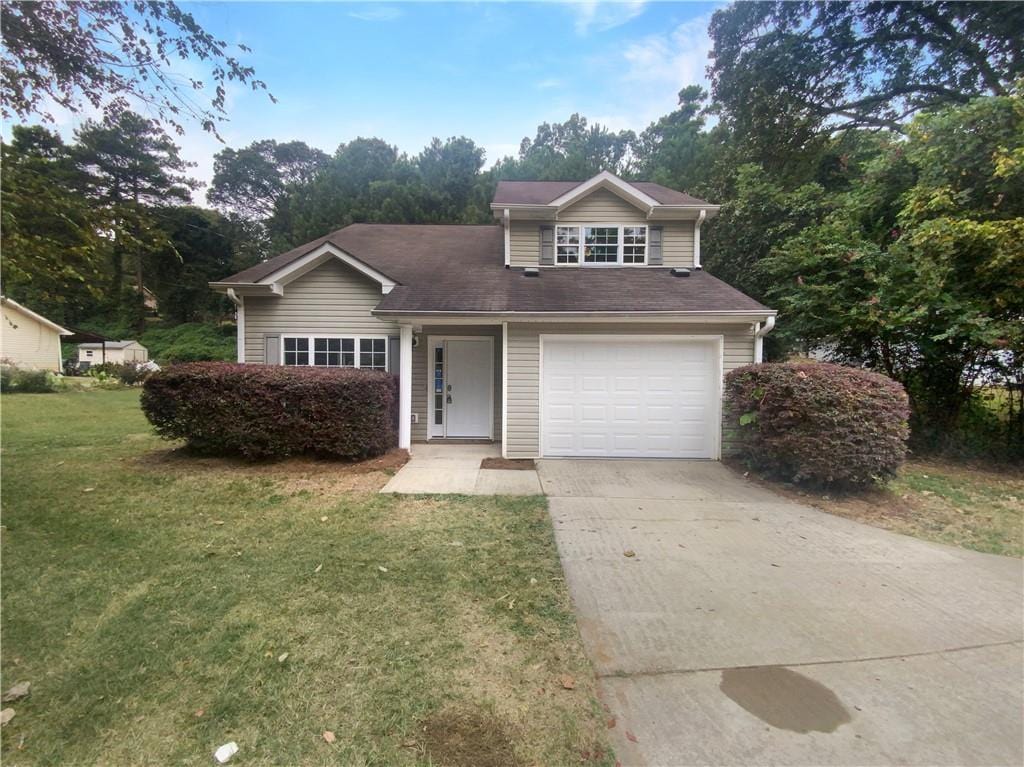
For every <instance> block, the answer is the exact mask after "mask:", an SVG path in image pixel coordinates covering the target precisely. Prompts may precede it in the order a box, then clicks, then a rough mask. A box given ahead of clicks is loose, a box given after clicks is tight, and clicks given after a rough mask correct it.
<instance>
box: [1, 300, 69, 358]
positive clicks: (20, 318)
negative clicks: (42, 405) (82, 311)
mask: <svg viewBox="0 0 1024 767" xmlns="http://www.w3.org/2000/svg"><path fill="white" fill-rule="evenodd" d="M0 359H5V360H10V361H11V362H13V363H14V364H15V365H17V366H18V367H23V368H36V369H38V370H53V371H59V370H60V363H61V359H60V334H59V333H57V331H56V330H54V329H53V328H49V327H47V326H46V325H44V324H43V323H41V322H40V321H39V320H37V319H35V318H34V317H30V316H29V315H27V314H25V313H24V312H22V311H20V310H18V309H16V308H14V307H13V306H11V305H10V304H9V303H6V302H5V303H4V304H3V323H2V324H0Z"/></svg>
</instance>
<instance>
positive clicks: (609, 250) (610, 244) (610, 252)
mask: <svg viewBox="0 0 1024 767" xmlns="http://www.w3.org/2000/svg"><path fill="white" fill-rule="evenodd" d="M618 260H619V227H617V226H585V227H583V261H584V263H587V264H615V263H618Z"/></svg>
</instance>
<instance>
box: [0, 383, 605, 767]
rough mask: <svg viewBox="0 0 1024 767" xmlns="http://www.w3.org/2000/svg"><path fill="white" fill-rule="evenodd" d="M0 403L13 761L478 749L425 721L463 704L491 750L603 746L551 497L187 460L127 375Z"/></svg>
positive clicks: (399, 760)
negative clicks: (497, 737)
mask: <svg viewBox="0 0 1024 767" xmlns="http://www.w3.org/2000/svg"><path fill="white" fill-rule="evenodd" d="M0 406H2V409H3V412H2V416H3V434H2V436H3V488H2V492H3V497H2V500H3V524H4V530H3V543H2V554H3V563H2V576H3V622H2V640H3V656H2V670H3V678H4V679H3V684H4V689H6V688H7V687H8V686H10V685H12V684H14V683H15V682H18V681H23V680H25V681H30V682H31V683H32V692H31V695H30V696H29V697H28V698H26V699H25V700H23V701H20V702H17V703H14V704H12V706H13V707H14V708H15V710H16V716H15V718H14V720H13V721H12V722H11V723H10V724H8V725H6V726H5V727H4V728H3V730H2V755H3V759H4V761H5V763H7V764H53V765H56V764H170V763H188V764H204V765H205V764H209V763H210V761H211V754H212V752H213V750H214V749H215V748H216V747H217V746H219V745H221V744H223V743H226V742H228V741H231V740H234V741H237V742H238V744H239V746H240V748H241V751H240V753H239V754H238V756H236V757H235V759H233V760H232V763H233V764H235V763H237V764H240V765H244V764H272V763H273V764H345V765H392V764H397V765H403V764H432V763H453V764H459V763H472V762H473V758H472V756H470V757H468V759H469V761H465V760H464V759H463V760H462V761H460V759H462V756H460V755H461V754H464V750H461V751H460V750H458V749H455V748H454V747H453V750H451V751H445V749H446V748H447V745H446V744H445V743H444V742H443V739H442V740H441V741H438V739H437V738H434V739H433V740H431V738H430V737H428V734H429V733H430V732H433V731H437V730H438V727H437V723H438V722H447V721H450V722H456V723H457V722H459V721H463V720H466V719H467V718H468V719H471V720H472V721H474V722H475V723H476V725H477V728H478V729H476V730H471V731H469V732H467V733H466V735H465V738H466V739H468V743H469V746H470V749H469V753H470V754H471V755H472V753H473V747H474V741H473V738H480V739H481V740H486V731H491V732H501V733H504V734H507V742H509V743H511V744H512V753H511V754H506V755H505V756H504V757H502V758H503V759H505V760H504V761H501V759H497V760H496V759H495V758H492V757H493V753H492V752H491V751H488V750H487V749H488V748H489V746H488V744H487V743H483V742H482V743H481V745H480V749H481V750H480V752H479V753H480V754H481V755H486V756H487V758H486V759H485V758H483V756H481V758H480V759H479V763H481V764H484V763H486V764H569V763H574V764H578V763H580V762H581V759H582V758H586V759H591V760H593V761H594V762H596V763H602V764H610V763H611V762H612V761H613V759H612V757H611V756H610V754H609V752H608V749H607V746H606V740H605V732H604V721H603V716H602V712H601V709H600V707H599V705H598V704H597V703H596V699H595V688H594V681H593V675H592V671H591V669H590V667H589V666H588V664H587V662H586V660H585V659H584V657H583V654H582V651H581V648H580V644H579V639H578V632H577V628H576V625H575V622H574V619H573V617H572V613H571V610H570V605H569V600H568V596H567V593H566V589H565V585H564V582H563V580H562V574H561V570H560V567H559V564H558V559H557V554H556V551H555V548H554V543H553V536H552V533H551V529H550V522H549V520H548V517H547V513H546V510H545V507H544V501H543V499H542V498H467V497H443V498H436V497H433V498H426V497H424V498H411V497H389V496H380V495H378V494H376V489H377V488H378V487H379V486H380V485H381V484H382V483H383V482H384V481H385V480H386V478H387V477H386V475H385V474H384V473H382V472H370V473H365V472H364V473H359V472H356V471H353V470H351V469H346V468H345V467H341V466H338V465H337V464H329V463H323V462H314V461H289V462H286V463H283V464H277V465H270V466H247V465H245V464H240V463H234V462H228V461H217V460H211V459H203V460H200V459H192V458H189V457H187V456H184V457H183V456H180V455H177V454H176V453H175V452H173V451H169V450H168V446H167V444H166V443H162V442H161V441H159V440H158V439H157V438H155V437H154V436H153V435H152V434H151V432H150V429H149V427H148V425H147V424H146V422H145V420H144V419H143V417H142V416H141V414H140V412H139V410H138V392H137V391H131V390H120V391H72V392H66V393H61V394H49V395H13V396H4V397H2V398H0ZM323 517H327V520H326V521H322V518H323ZM318 568H319V570H318ZM382 568H384V569H382ZM385 570H386V571H385ZM284 653H287V654H288V655H287V658H286V659H285V660H284V661H283V662H282V661H279V657H280V656H282V655H283V654H284ZM562 674H569V675H572V676H573V677H575V678H576V680H577V686H576V689H575V690H571V691H570V690H565V689H562V687H561V685H560V684H559V681H558V680H559V676H560V675H562ZM467 715H468V716H467ZM481 722H482V723H483V725H484V726H483V727H482V728H481V727H480V723H481ZM325 730H331V731H333V732H334V733H335V736H336V742H335V743H333V744H328V743H326V742H325V741H324V740H323V738H322V733H323V732H324V731H325ZM440 731H441V732H443V733H447V732H453V733H454V735H453V737H454V736H455V735H459V733H457V732H454V731H453V730H452V729H451V728H447V729H445V728H444V727H441V728H440ZM448 745H450V744H448ZM458 745H459V746H464V745H465V743H459V744H458ZM595 754H596V756H595Z"/></svg>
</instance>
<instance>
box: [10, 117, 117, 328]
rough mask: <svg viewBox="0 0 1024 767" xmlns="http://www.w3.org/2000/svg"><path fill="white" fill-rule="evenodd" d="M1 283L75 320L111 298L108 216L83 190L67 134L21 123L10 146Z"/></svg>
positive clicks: (48, 311)
mask: <svg viewBox="0 0 1024 767" xmlns="http://www.w3.org/2000/svg"><path fill="white" fill-rule="evenodd" d="M2 157H3V173H2V174H0V183H2V195H3V205H2V206H0V233H2V249H3V258H2V259H0V280H2V282H3V285H4V292H5V294H6V295H10V296H11V297H13V298H15V299H17V300H19V301H24V302H25V303H26V305H28V306H30V307H32V308H34V309H35V310H37V311H39V312H41V313H42V314H44V315H45V316H47V317H50V318H51V319H54V320H55V321H60V322H70V321H72V320H74V319H76V318H77V317H79V316H81V315H82V314H83V313H87V312H89V311H92V310H93V309H94V307H95V303H96V302H97V300H98V299H100V298H101V297H102V295H103V292H102V286H103V284H104V282H105V279H106V277H105V267H106V258H107V256H106V254H107V250H108V241H107V240H106V239H105V238H104V237H103V235H102V232H104V231H106V230H108V229H109V227H110V221H109V218H108V216H107V213H106V211H105V210H103V209H97V208H96V207H94V206H92V205H90V203H89V201H88V200H86V199H84V198H83V197H82V196H81V195H80V194H78V193H77V192H76V191H75V190H76V188H77V187H78V186H79V184H80V182H81V179H80V175H79V172H78V170H77V168H76V167H75V165H74V163H73V162H72V159H71V156H70V152H69V148H68V147H67V146H65V144H64V142H63V141H62V140H61V138H60V136H58V135H57V134H55V133H51V132H50V131H48V130H46V129H45V128H42V127H38V126H36V127H31V128H28V127H22V126H17V125H16V126H14V127H13V129H12V140H11V143H9V144H4V145H3V148H2Z"/></svg>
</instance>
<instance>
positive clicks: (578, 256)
mask: <svg viewBox="0 0 1024 767" xmlns="http://www.w3.org/2000/svg"><path fill="white" fill-rule="evenodd" d="M559 229H575V230H576V244H575V245H573V244H571V243H570V244H564V245H561V247H563V248H576V260H575V261H559V260H558V248H559V243H558V230H559ZM582 236H583V228H582V227H580V226H577V225H575V224H555V266H579V265H580V262H581V261H582V260H583V241H582V240H581V239H580V238H581V237H582Z"/></svg>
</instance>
